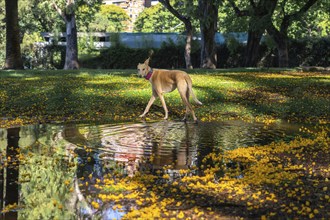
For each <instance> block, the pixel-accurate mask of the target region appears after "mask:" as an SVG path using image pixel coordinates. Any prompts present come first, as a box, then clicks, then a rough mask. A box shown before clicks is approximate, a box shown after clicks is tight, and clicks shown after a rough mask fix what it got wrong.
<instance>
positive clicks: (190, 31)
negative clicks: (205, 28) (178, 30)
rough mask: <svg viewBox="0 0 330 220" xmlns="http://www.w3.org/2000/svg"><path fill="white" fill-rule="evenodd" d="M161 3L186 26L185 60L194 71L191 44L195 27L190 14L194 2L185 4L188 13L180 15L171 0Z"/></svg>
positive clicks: (164, 0) (189, 0)
mask: <svg viewBox="0 0 330 220" xmlns="http://www.w3.org/2000/svg"><path fill="white" fill-rule="evenodd" d="M159 2H161V3H162V4H163V5H164V6H165V7H166V8H167V9H168V10H169V11H170V12H171V13H172V14H173V15H174V16H175V17H177V18H178V19H179V20H180V21H182V22H183V23H184V26H185V29H186V30H185V32H186V45H185V52H184V58H185V61H186V68H187V69H192V68H193V66H192V63H191V42H192V38H193V26H192V22H191V20H192V18H191V16H192V14H191V13H189V12H191V10H189V8H192V7H193V0H188V1H186V3H185V11H186V13H185V14H184V13H180V11H179V10H177V9H175V8H174V7H173V5H172V4H171V3H170V0H160V1H159Z"/></svg>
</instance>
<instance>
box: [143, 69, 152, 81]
mask: <svg viewBox="0 0 330 220" xmlns="http://www.w3.org/2000/svg"><path fill="white" fill-rule="evenodd" d="M152 73H153V70H152V68H150V71H149V72H148V74H147V75H145V77H144V78H145V79H146V80H149V79H150V78H151V76H152Z"/></svg>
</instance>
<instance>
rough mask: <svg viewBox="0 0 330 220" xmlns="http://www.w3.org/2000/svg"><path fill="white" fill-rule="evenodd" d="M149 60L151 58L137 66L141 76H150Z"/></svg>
mask: <svg viewBox="0 0 330 220" xmlns="http://www.w3.org/2000/svg"><path fill="white" fill-rule="evenodd" d="M149 60H150V57H149V58H148V59H146V61H144V63H139V64H138V65H137V69H138V75H139V76H141V77H145V76H146V75H147V74H148V72H149V71H150V66H149Z"/></svg>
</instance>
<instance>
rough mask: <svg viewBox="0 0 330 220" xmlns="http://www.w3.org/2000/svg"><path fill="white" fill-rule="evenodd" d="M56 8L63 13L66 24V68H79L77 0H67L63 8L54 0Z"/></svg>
mask: <svg viewBox="0 0 330 220" xmlns="http://www.w3.org/2000/svg"><path fill="white" fill-rule="evenodd" d="M53 5H54V8H55V9H56V10H57V12H58V13H59V14H60V15H61V17H62V18H63V20H64V21H65V25H66V32H65V33H66V53H65V63H64V69H79V62H78V39H77V25H76V16H75V10H76V7H77V5H76V1H75V0H66V5H65V6H63V9H64V10H62V9H61V8H60V6H58V5H57V4H56V3H55V1H54V0H53Z"/></svg>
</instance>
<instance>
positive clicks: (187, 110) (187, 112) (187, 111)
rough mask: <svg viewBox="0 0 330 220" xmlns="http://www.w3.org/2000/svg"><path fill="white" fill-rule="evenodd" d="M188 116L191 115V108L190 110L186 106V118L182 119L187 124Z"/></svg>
mask: <svg viewBox="0 0 330 220" xmlns="http://www.w3.org/2000/svg"><path fill="white" fill-rule="evenodd" d="M188 115H189V108H188V106H186V113H185V114H184V118H183V119H182V121H184V122H186V121H187V118H188Z"/></svg>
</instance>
